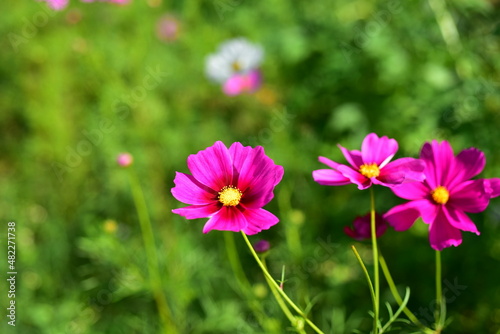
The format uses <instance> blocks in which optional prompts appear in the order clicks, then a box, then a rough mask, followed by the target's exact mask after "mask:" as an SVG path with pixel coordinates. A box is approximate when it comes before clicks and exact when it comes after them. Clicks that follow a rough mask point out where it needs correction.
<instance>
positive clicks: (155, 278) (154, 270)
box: [128, 167, 177, 334]
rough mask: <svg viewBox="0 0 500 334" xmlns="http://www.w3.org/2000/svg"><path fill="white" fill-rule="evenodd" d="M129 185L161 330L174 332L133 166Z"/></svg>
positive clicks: (144, 204)
mask: <svg viewBox="0 0 500 334" xmlns="http://www.w3.org/2000/svg"><path fill="white" fill-rule="evenodd" d="M128 170H129V173H128V175H129V180H130V186H131V188H132V196H133V198H134V203H135V207H136V209H137V215H138V217H139V224H140V226H141V232H142V233H141V234H142V239H143V242H144V247H145V249H146V258H147V262H148V274H149V281H150V285H151V289H152V290H153V296H154V298H155V301H156V306H157V307H158V312H159V313H160V318H161V321H162V324H163V332H164V333H166V334H175V333H177V329H176V327H175V325H174V323H173V321H172V313H171V311H170V308H169V306H168V303H167V299H166V297H165V294H164V293H163V289H162V282H161V276H160V269H159V265H158V253H157V252H156V244H155V238H154V234H153V228H152V227H151V220H150V218H149V212H148V208H147V205H146V200H145V198H144V193H143V192H142V187H141V184H140V183H139V178H138V177H137V174H136V173H135V171H134V169H133V167H128Z"/></svg>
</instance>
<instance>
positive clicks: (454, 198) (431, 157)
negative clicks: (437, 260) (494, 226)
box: [384, 140, 500, 250]
mask: <svg viewBox="0 0 500 334" xmlns="http://www.w3.org/2000/svg"><path fill="white" fill-rule="evenodd" d="M420 159H422V160H423V161H424V162H425V170H424V173H425V175H426V179H425V181H424V182H423V183H408V184H403V185H400V186H398V187H394V188H392V191H393V192H394V193H395V194H396V195H397V196H399V197H401V198H404V199H407V200H410V202H407V203H405V204H401V205H398V206H395V207H394V208H392V209H391V210H389V211H388V212H387V213H386V214H385V215H384V218H385V219H386V220H387V221H388V222H389V224H390V225H392V226H393V227H394V229H395V230H396V231H404V230H407V229H408V228H410V227H411V226H412V225H413V223H414V222H415V220H416V219H417V218H419V217H422V220H423V221H424V223H426V224H429V241H430V244H431V247H432V248H434V249H435V250H442V249H444V248H446V247H450V246H455V247H456V246H458V245H460V244H461V243H462V233H461V232H460V231H467V232H472V233H476V234H477V235H479V231H478V229H477V227H476V225H475V224H474V222H472V220H470V218H469V217H468V216H467V215H466V212H470V213H476V212H481V211H483V210H484V209H486V207H487V206H488V204H489V200H490V198H492V197H496V196H498V195H500V179H478V180H470V178H472V177H474V176H476V175H478V174H479V173H480V172H481V171H482V170H483V168H484V165H485V163H486V159H485V157H484V154H483V152H481V151H479V150H478V149H475V148H469V149H466V150H463V151H462V152H460V153H459V154H458V155H457V156H456V157H455V156H454V154H453V150H452V148H451V146H450V144H449V143H448V142H447V141H443V142H442V143H441V144H440V143H438V142H437V141H435V140H433V141H432V143H425V144H424V146H423V147H422V151H421V152H420Z"/></svg>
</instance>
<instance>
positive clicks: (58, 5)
mask: <svg viewBox="0 0 500 334" xmlns="http://www.w3.org/2000/svg"><path fill="white" fill-rule="evenodd" d="M42 1H45V2H46V3H47V4H48V5H49V6H50V7H51V8H52V9H54V10H63V9H64V8H66V6H68V3H69V0H42ZM80 1H82V2H95V1H104V2H112V3H117V4H126V3H128V2H130V0H80Z"/></svg>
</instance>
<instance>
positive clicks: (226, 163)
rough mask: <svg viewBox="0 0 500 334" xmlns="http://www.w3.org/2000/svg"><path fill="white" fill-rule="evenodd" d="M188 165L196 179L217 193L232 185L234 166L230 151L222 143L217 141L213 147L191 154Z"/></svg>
mask: <svg viewBox="0 0 500 334" xmlns="http://www.w3.org/2000/svg"><path fill="white" fill-rule="evenodd" d="M187 163H188V168H189V170H190V171H191V174H193V176H194V177H195V179H196V180H198V181H199V182H201V183H202V184H204V185H206V186H207V187H210V188H212V189H213V190H215V191H216V192H218V191H220V190H221V189H222V188H223V187H225V186H228V185H231V181H232V178H233V166H232V164H231V157H230V155H229V151H228V149H227V148H226V146H225V145H224V144H223V143H222V142H220V141H217V142H216V143H215V144H214V145H213V146H210V147H208V148H207V149H205V150H202V151H200V152H198V153H196V154H191V155H190V156H189V157H188V161H187Z"/></svg>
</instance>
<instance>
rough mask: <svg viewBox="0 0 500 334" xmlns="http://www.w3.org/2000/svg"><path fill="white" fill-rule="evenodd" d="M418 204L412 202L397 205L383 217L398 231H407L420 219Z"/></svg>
mask: <svg viewBox="0 0 500 334" xmlns="http://www.w3.org/2000/svg"><path fill="white" fill-rule="evenodd" d="M417 202H418V201H412V202H408V203H405V204H401V205H397V206H395V207H393V208H392V209H390V210H389V211H387V212H386V213H385V214H384V215H383V217H384V219H385V220H386V221H387V222H388V223H389V225H391V226H392V227H394V229H395V230H396V231H406V230H407V229H409V228H410V227H412V225H413V223H415V221H416V220H417V218H418V217H420V211H419V210H418V203H417Z"/></svg>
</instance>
